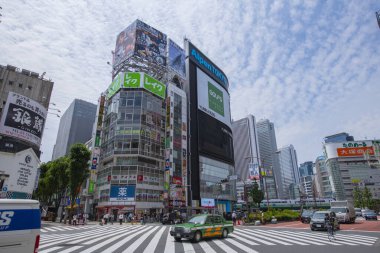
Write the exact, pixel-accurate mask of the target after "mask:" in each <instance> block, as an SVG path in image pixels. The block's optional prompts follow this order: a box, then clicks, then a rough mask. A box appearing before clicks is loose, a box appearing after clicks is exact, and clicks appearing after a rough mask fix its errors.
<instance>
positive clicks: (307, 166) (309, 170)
mask: <svg viewBox="0 0 380 253" xmlns="http://www.w3.org/2000/svg"><path fill="white" fill-rule="evenodd" d="M313 166H314V164H313V162H311V161H310V162H304V163H301V164H300V167H299V171H300V177H306V176H311V175H313Z"/></svg>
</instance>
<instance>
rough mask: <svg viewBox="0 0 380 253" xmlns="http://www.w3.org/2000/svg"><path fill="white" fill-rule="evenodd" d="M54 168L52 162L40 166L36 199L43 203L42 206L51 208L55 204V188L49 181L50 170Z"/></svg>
mask: <svg viewBox="0 0 380 253" xmlns="http://www.w3.org/2000/svg"><path fill="white" fill-rule="evenodd" d="M51 166H52V162H48V163H43V164H41V166H40V177H39V180H38V187H37V190H36V191H35V194H36V198H38V199H39V200H40V202H41V205H42V206H50V205H51V204H52V202H53V192H54V191H53V188H52V184H51V182H50V181H49V179H50V177H49V176H48V174H49V170H50V168H51Z"/></svg>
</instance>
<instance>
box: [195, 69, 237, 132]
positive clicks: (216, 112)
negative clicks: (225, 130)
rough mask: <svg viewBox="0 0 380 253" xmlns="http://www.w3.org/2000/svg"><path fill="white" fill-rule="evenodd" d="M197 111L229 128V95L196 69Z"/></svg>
mask: <svg viewBox="0 0 380 253" xmlns="http://www.w3.org/2000/svg"><path fill="white" fill-rule="evenodd" d="M197 83H198V109H199V110H201V111H203V112H205V113H207V114H208V115H210V116H212V117H213V118H215V119H217V120H219V121H221V122H223V123H224V124H226V125H227V126H229V127H231V115H230V95H229V94H228V93H227V91H226V90H225V89H224V88H222V87H221V86H220V85H219V84H218V83H217V82H215V81H214V80H213V79H212V78H210V77H209V76H208V75H207V74H206V73H204V72H203V71H202V70H200V69H199V68H197Z"/></svg>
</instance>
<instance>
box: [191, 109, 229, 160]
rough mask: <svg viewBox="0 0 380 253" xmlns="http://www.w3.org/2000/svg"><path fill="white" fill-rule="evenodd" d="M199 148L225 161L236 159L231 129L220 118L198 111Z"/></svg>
mask: <svg viewBox="0 0 380 253" xmlns="http://www.w3.org/2000/svg"><path fill="white" fill-rule="evenodd" d="M198 131H199V141H198V148H199V151H200V152H203V153H206V154H210V155H213V156H215V157H218V158H220V159H223V160H225V161H229V162H233V161H234V156H233V153H234V150H233V141H232V132H231V130H230V129H229V128H228V127H226V126H225V125H223V124H222V123H221V122H219V121H218V120H216V119H214V118H213V117H210V116H209V115H207V114H206V113H204V112H201V111H198Z"/></svg>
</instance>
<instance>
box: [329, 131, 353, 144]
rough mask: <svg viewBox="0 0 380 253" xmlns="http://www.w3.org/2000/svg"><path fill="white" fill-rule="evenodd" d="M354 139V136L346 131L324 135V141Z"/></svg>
mask: <svg viewBox="0 0 380 253" xmlns="http://www.w3.org/2000/svg"><path fill="white" fill-rule="evenodd" d="M345 141H354V137H353V136H351V135H349V134H348V133H339V134H333V135H329V136H326V137H325V143H332V142H345Z"/></svg>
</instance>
